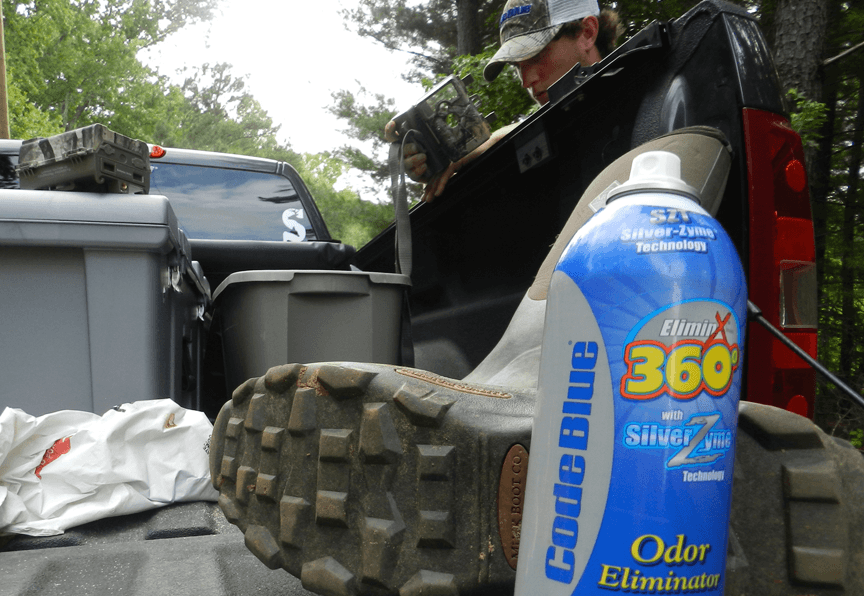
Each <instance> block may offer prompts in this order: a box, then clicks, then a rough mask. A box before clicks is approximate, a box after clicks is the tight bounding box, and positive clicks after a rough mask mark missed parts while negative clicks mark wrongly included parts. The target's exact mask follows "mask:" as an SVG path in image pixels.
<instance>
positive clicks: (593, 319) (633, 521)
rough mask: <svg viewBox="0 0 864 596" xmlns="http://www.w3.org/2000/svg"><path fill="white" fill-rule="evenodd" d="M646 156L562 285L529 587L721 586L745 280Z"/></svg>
mask: <svg viewBox="0 0 864 596" xmlns="http://www.w3.org/2000/svg"><path fill="white" fill-rule="evenodd" d="M680 166H681V163H680V159H679V158H678V156H676V155H674V154H671V153H667V152H649V153H645V154H642V155H640V156H638V157H637V158H636V159H635V160H634V161H633V165H632V171H631V177H630V180H629V181H628V182H626V183H625V184H623V185H621V186H619V187H618V188H616V189H615V190H613V191H612V192H611V193H610V196H609V199H608V201H607V205H606V207H605V209H603V210H601V211H600V212H598V213H597V214H595V215H594V216H593V217H592V218H591V219H590V220H589V221H588V223H586V224H585V226H583V228H582V229H581V230H580V231H579V232H578V233H577V234H576V235H575V236H574V237H573V239H572V240H571V241H570V244H569V245H568V246H567V249H566V250H565V252H564V254H563V256H562V257H561V259H560V260H559V262H558V265H557V267H556V269H555V272H554V274H553V277H552V282H551V285H550V288H549V294H548V302H547V310H546V327H545V335H544V339H543V348H542V355H541V364H540V381H539V392H538V400H537V405H536V411H535V415H534V430H533V435H532V439H531V459H530V465H529V466H528V478H527V487H528V488H527V491H526V499H525V505H526V509H525V516H524V517H523V521H522V537H521V545H520V549H519V551H520V555H521V556H520V558H519V565H518V568H517V577H516V595H517V596H525V595H527V594H529V593H530V594H543V595H544V596H555V595H558V594H561V595H563V594H566V595H567V596H570V595H571V594H576V595H578V596H582V595H585V594H603V595H605V596H609V595H610V593H615V592H620V593H626V594H630V593H647V594H691V593H692V594H716V595H722V594H723V585H724V575H725V565H726V548H727V539H728V526H729V515H730V505H731V496H732V466H733V462H734V446H735V435H736V428H737V419H738V399H739V396H740V391H741V375H742V363H743V346H744V325H745V322H746V318H745V316H746V305H747V284H746V281H745V277H744V272H743V269H742V267H741V261H740V259H739V257H738V254H737V252H736V250H735V247H734V246H733V244H732V242H731V241H730V239H729V237H728V236H727V235H726V233H725V232H724V230H723V229H722V228H721V227H720V225H719V224H718V223H717V222H716V221H715V220H714V219H713V218H712V217H711V216H710V215H709V214H708V213H707V212H706V211H705V210H704V209H702V208H701V207H700V206H699V204H698V199H699V197H698V192H697V191H696V190H695V189H693V188H692V187H689V186H688V185H687V184H685V183H684V182H683V181H682V180H681V179H680Z"/></svg>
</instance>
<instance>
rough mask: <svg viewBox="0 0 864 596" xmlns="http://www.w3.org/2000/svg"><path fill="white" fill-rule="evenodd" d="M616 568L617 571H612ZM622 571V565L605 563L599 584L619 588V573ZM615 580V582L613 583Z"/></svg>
mask: <svg viewBox="0 0 864 596" xmlns="http://www.w3.org/2000/svg"><path fill="white" fill-rule="evenodd" d="M612 569H614V570H615V571H611V570H612ZM620 571H621V568H620V567H612V566H611V565H603V573H602V574H601V575H600V581H599V582H597V585H598V586H603V587H606V588H617V587H618V573H619V572H620ZM612 582H614V583H612Z"/></svg>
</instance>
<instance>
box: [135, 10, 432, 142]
mask: <svg viewBox="0 0 864 596" xmlns="http://www.w3.org/2000/svg"><path fill="white" fill-rule="evenodd" d="M357 4H358V2H357V0H315V1H314V2H298V1H297V0H288V1H285V0H221V1H220V3H219V8H218V9H217V13H216V15H215V17H214V19H213V20H212V21H210V22H209V23H204V24H202V25H200V26H195V27H187V28H186V29H185V30H183V31H181V32H179V33H178V34H176V35H175V36H173V37H172V38H170V39H168V40H167V41H166V42H164V43H163V44H160V45H159V46H157V47H156V48H154V49H153V50H151V51H150V52H149V53H148V55H146V56H142V58H143V59H144V60H145V61H146V62H147V63H149V65H150V66H151V67H153V68H156V69H158V70H159V72H160V73H161V74H164V75H168V76H172V75H174V73H175V71H176V70H177V69H178V68H180V67H182V66H184V65H185V66H200V65H202V64H204V63H205V62H209V63H210V64H217V63H221V62H228V63H230V64H232V65H233V69H232V73H233V74H234V75H235V76H238V77H239V76H244V75H248V76H247V89H248V90H249V92H250V93H251V94H252V96H253V97H255V99H257V100H258V101H259V102H260V103H261V105H262V107H263V108H264V109H265V110H266V111H267V113H268V114H269V115H270V117H271V118H272V119H273V123H274V124H281V125H282V128H281V129H280V131H279V137H280V140H288V141H289V142H290V143H291V146H292V148H293V149H294V150H295V151H297V152H300V153H317V152H319V151H324V150H327V149H334V148H336V147H339V146H341V145H343V144H346V143H348V142H349V139H348V138H347V137H346V136H344V135H343V134H341V133H340V130H342V129H344V128H345V122H344V121H340V120H338V119H337V118H335V117H334V116H332V115H330V114H329V113H328V112H327V110H326V108H327V107H328V106H329V105H331V104H332V103H333V99H332V97H331V93H332V92H334V91H339V90H342V89H345V90H348V91H352V92H354V93H356V92H357V91H358V89H359V87H360V86H361V85H362V86H363V87H365V88H366V89H367V91H369V92H370V93H383V94H385V95H386V96H387V97H392V98H394V99H396V102H397V105H396V109H398V110H403V109H406V108H408V107H409V106H410V105H411V104H412V103H414V102H415V101H416V100H418V99H419V98H420V97H421V96H422V95H423V93H424V91H423V89H422V88H421V87H420V86H419V85H417V86H413V85H409V84H408V83H406V82H405V81H403V80H402V78H401V74H402V73H404V72H407V70H408V66H407V61H408V58H409V56H408V54H406V53H402V52H391V51H389V50H387V49H385V48H384V47H383V46H382V45H381V44H379V43H377V42H374V41H372V40H369V39H366V38H361V37H360V36H359V35H357V34H355V33H352V32H350V31H347V30H346V29H345V24H344V23H343V21H342V19H341V17H340V15H339V11H340V9H342V8H353V7H354V6H356V5H357ZM176 81H177V82H178V83H179V82H181V81H182V79H180V78H178V79H177V80H176ZM368 102H369V103H371V98H369V99H368Z"/></svg>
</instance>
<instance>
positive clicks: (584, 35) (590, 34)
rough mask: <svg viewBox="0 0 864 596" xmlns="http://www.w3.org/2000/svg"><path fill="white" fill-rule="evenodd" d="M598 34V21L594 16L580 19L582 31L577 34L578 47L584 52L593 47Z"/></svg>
mask: <svg viewBox="0 0 864 596" xmlns="http://www.w3.org/2000/svg"><path fill="white" fill-rule="evenodd" d="M599 33H600V21H599V20H598V19H597V17H595V16H590V17H585V18H584V19H582V31H580V32H579V45H580V46H582V49H583V50H584V51H588V49H589V48H591V47H592V46H594V43H595V42H596V41H597V35H598V34H599Z"/></svg>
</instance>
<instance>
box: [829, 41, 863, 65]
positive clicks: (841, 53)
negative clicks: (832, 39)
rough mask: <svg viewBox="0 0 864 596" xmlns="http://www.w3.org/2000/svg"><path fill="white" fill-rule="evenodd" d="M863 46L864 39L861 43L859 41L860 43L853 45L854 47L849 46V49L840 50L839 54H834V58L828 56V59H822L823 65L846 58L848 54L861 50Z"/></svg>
mask: <svg viewBox="0 0 864 596" xmlns="http://www.w3.org/2000/svg"><path fill="white" fill-rule="evenodd" d="M861 48H864V41H862V42H861V43H859V44H858V45H856V46H853V47H851V48H849V49H848V50H844V51H842V52H840V53H839V54H837V55H836V56H834V57H833V58H828V59H826V60H823V61H822V66H828V65H830V64H833V63H834V62H837V61H838V60H840V59H841V58H845V57H846V56H848V55H849V54H851V53H852V52H855V51H857V50H860V49H861Z"/></svg>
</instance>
